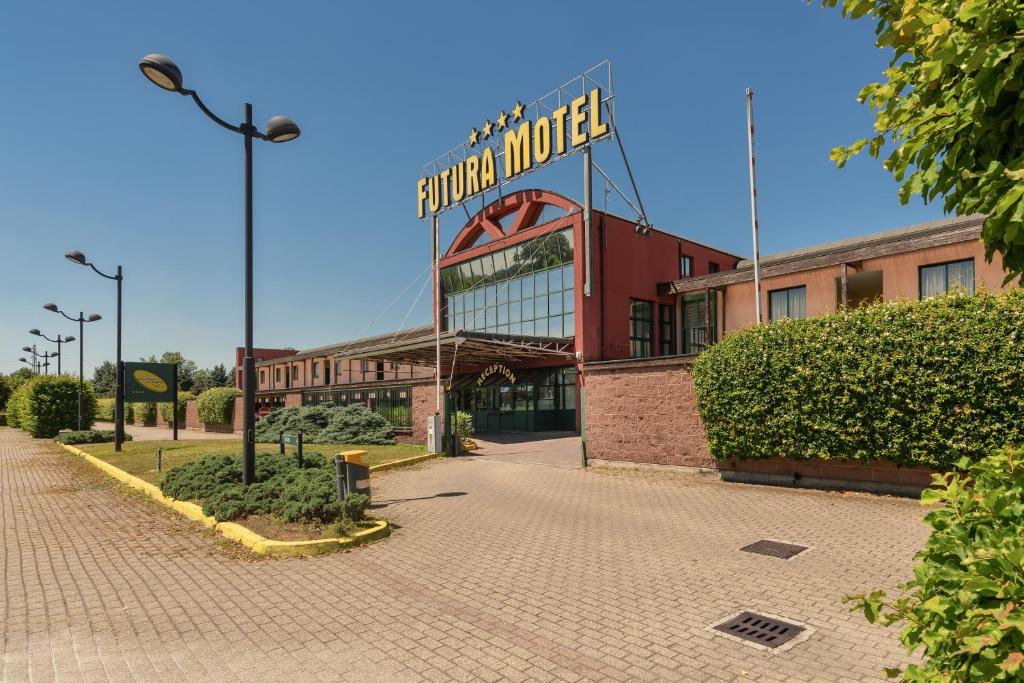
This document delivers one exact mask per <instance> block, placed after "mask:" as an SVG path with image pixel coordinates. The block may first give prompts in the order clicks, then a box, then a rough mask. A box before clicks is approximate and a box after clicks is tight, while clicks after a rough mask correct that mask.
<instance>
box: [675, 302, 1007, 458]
mask: <svg viewBox="0 0 1024 683" xmlns="http://www.w3.org/2000/svg"><path fill="white" fill-rule="evenodd" d="M1022 341H1024V290H1020V289H1014V290H1010V291H1009V292H1006V293H1003V294H997V295H992V294H985V293H982V294H977V295H974V296H967V295H962V294H952V295H949V296H946V297H939V298H934V299H929V300H926V301H921V302H891V303H880V304H875V305H872V306H868V307H864V308H860V309H857V310H856V311H853V312H851V313H838V314H834V315H828V316H822V317H820V318H814V319H811V320H788V321H780V322H773V323H771V324H768V325H761V326H759V327H755V328H753V329H749V330H744V331H740V332H735V333H733V334H731V335H729V336H727V337H726V338H725V339H724V340H722V342H720V343H718V344H716V345H714V346H712V347H711V348H710V349H708V350H707V351H705V352H704V353H703V354H701V355H700V356H698V358H697V360H696V361H695V363H694V368H693V376H694V384H695V386H696V390H697V404H698V407H699V409H700V413H701V417H702V418H703V420H704V424H705V426H706V428H707V435H708V441H709V444H710V446H711V452H712V454H713V455H714V456H715V457H716V458H718V459H732V458H736V459H759V458H771V457H776V456H782V457H786V458H851V459H855V460H861V461H865V462H867V461H873V460H889V461H893V462H897V463H902V464H913V465H927V466H930V467H933V468H935V469H945V468H948V467H949V466H951V465H952V464H953V463H954V462H956V461H957V460H958V459H959V458H960V457H961V456H964V455H966V456H968V457H970V458H971V459H980V458H982V457H984V456H985V455H987V454H988V453H990V452H991V451H992V450H993V449H995V448H998V447H999V446H1000V445H1002V444H1004V443H1019V442H1022V441H1024V391H1022V390H1021V387H1022V384H1021V376H1022V370H1021V369H1022V368H1024V344H1022Z"/></svg>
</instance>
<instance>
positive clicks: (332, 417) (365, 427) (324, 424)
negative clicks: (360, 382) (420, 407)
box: [256, 403, 395, 445]
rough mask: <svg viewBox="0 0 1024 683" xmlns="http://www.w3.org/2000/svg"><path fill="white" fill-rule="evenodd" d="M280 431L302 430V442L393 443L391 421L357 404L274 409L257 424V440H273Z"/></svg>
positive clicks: (294, 431)
mask: <svg viewBox="0 0 1024 683" xmlns="http://www.w3.org/2000/svg"><path fill="white" fill-rule="evenodd" d="M281 432H284V433H286V434H298V433H300V432H301V433H302V441H303V443H350V444H362V445H387V444H393V443H395V429H394V427H392V426H391V423H390V422H388V421H387V420H385V419H384V418H383V417H382V416H381V415H378V414H377V413H375V412H373V411H371V410H367V408H366V407H365V406H363V405H361V404H358V403H357V404H353V405H350V406H345V407H344V408H328V407H326V406H302V407H299V406H292V407H290V408H284V409H282V410H276V411H274V412H272V413H270V414H269V415H267V416H266V417H264V418H263V419H261V420H260V421H259V422H257V423H256V440H257V441H260V442H264V443H273V442H276V441H277V440H278V435H279V434H280V433H281Z"/></svg>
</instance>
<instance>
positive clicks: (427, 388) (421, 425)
mask: <svg viewBox="0 0 1024 683" xmlns="http://www.w3.org/2000/svg"><path fill="white" fill-rule="evenodd" d="M434 392H435V389H434V383H433V382H431V383H430V384H414V385H412V433H411V434H399V435H398V440H399V441H400V442H402V443H414V444H419V445H421V446H423V445H426V443H427V418H429V417H430V416H431V415H433V414H434V409H435V408H436V407H437V398H436V395H435V393H434ZM443 410H444V406H442V411H443Z"/></svg>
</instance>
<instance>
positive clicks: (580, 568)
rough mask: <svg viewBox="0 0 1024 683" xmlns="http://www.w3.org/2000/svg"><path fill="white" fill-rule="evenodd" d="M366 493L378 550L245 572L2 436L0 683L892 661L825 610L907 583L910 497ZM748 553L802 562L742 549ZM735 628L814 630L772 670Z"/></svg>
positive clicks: (463, 476)
mask: <svg viewBox="0 0 1024 683" xmlns="http://www.w3.org/2000/svg"><path fill="white" fill-rule="evenodd" d="M373 484H374V487H375V489H374V498H375V500H376V501H377V504H378V505H380V507H378V508H377V510H376V512H377V513H378V514H383V515H386V516H387V517H388V518H389V519H391V520H392V521H393V522H395V523H396V524H397V525H398V526H399V528H397V529H396V530H395V532H394V534H393V535H392V536H391V538H389V539H387V540H385V541H383V542H380V543H377V544H374V545H372V546H369V547H365V548H360V549H356V550H354V551H351V552H346V553H339V554H334V555H330V556H324V557H316V558H303V559H281V560H258V561H254V560H252V559H251V558H249V557H248V556H247V555H246V554H245V553H243V552H240V551H239V550H238V549H237V548H235V547H230V544H228V543H227V542H225V541H223V540H221V539H220V538H219V537H217V536H212V535H210V534H209V533H205V532H203V531H202V530H201V528H200V527H198V526H197V525H194V524H192V523H189V522H188V521H187V520H185V519H184V518H181V517H178V516H176V515H174V514H173V513H171V512H169V511H167V510H166V509H164V508H162V507H159V506H157V505H156V504H154V503H153V502H152V501H148V500H145V499H142V498H140V497H138V496H136V495H132V494H130V493H126V490H123V489H116V488H115V487H114V486H113V485H112V484H110V483H109V480H108V479H106V478H104V476H103V475H102V474H100V473H99V472H98V471H97V470H95V469H94V468H92V467H91V466H90V465H88V464H87V463H85V462H84V461H82V460H80V459H78V458H75V457H73V456H70V455H68V454H66V453H64V452H63V451H60V450H58V449H56V448H55V447H54V446H53V445H52V444H50V443H48V442H44V441H40V440H35V441H33V440H31V439H29V438H27V437H26V436H24V435H23V434H22V433H20V432H16V431H14V430H11V429H0V498H2V500H0V510H2V517H3V520H2V521H3V526H2V534H3V545H2V552H3V558H2V564H3V570H4V589H5V590H4V596H3V602H2V603H0V605H2V611H0V623H2V628H3V650H4V657H3V668H2V671H0V678H2V679H3V680H9V681H20V680H32V681H44V680H55V679H59V680H89V681H92V680H95V681H101V680H129V679H132V680H175V681H180V680H183V679H184V680H218V681H227V680H247V681H248V680H282V679H287V680H291V681H304V680H360V681H424V680H426V681H449V680H455V681H478V680H484V681H496V680H513V681H580V680H614V681H627V680H649V681H653V680H679V681H720V680H725V681H733V680H766V681H833V680H836V681H839V680H844V681H845V680H879V679H880V678H881V675H880V673H879V672H880V670H881V668H882V667H883V666H891V665H894V664H897V663H899V662H902V661H903V660H904V659H905V654H904V651H903V649H902V647H901V646H900V645H899V643H898V641H897V640H896V633H895V631H892V630H887V629H882V628H880V627H874V626H870V625H868V624H867V623H866V622H865V621H864V620H863V618H862V617H861V616H859V615H855V614H850V613H848V611H847V609H846V607H845V606H844V605H842V604H840V598H841V596H843V595H844V594H846V593H849V592H851V591H856V590H861V589H867V588H875V587H883V588H891V587H893V586H895V585H896V584H897V583H899V582H900V581H902V580H904V579H905V578H907V577H908V575H909V567H910V560H911V557H912V555H913V552H914V549H915V548H917V547H919V546H920V545H921V543H922V542H923V541H924V539H925V537H926V535H927V530H926V528H925V527H924V525H923V524H922V522H921V517H922V512H921V510H920V508H919V506H918V505H917V504H916V503H915V502H914V501H910V500H902V499H894V498H878V497H871V496H867V495H841V494H837V493H826V492H815V491H803V490H788V489H778V488H769V487H755V486H746V485H737V484H724V483H722V482H719V481H716V480H713V479H711V478H707V477H696V476H686V475H668V474H663V473H654V474H644V473H637V472H629V471H622V472H619V471H614V472H609V471H595V470H581V469H567V468H557V467H545V466H542V465H529V464H522V463H512V462H500V461H493V460H483V459H472V458H466V459H457V460H441V461H432V462H430V463H426V464H424V465H420V466H416V467H414V468H411V469H408V470H402V471H397V472H391V473H386V474H382V475H380V476H377V475H375V476H374V480H373ZM763 537H768V538H774V539H778V540H784V541H792V542H797V543H802V544H806V545H810V546H812V549H811V550H810V551H808V552H805V553H803V554H801V555H798V556H797V557H796V558H794V559H792V560H789V561H783V560H777V559H773V558H769V557H761V556H756V555H751V554H749V553H742V552H738V551H737V548H739V547H740V546H742V545H745V544H747V543H750V542H752V541H754V540H757V539H759V538H763ZM742 609H752V610H758V611H764V612H768V613H771V614H775V615H778V616H782V617H788V618H791V619H795V620H798V621H801V622H805V623H807V624H809V625H810V626H811V627H812V628H813V629H815V631H814V633H813V634H812V635H811V636H810V638H809V639H808V640H806V641H805V642H802V643H799V644H797V645H796V646H794V647H793V648H792V649H790V650H789V651H787V652H781V653H768V652H764V651H760V650H756V649H754V648H752V647H750V646H747V645H743V644H740V643H737V642H734V641H732V640H729V639H727V638H725V637H722V636H717V635H713V634H712V633H710V632H709V631H708V630H707V627H708V626H709V625H710V624H712V623H715V622H717V621H718V620H721V619H724V618H726V617H728V616H731V615H733V614H735V613H736V612H738V611H740V610H742Z"/></svg>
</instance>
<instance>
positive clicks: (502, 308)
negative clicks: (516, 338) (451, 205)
mask: <svg viewBox="0 0 1024 683" xmlns="http://www.w3.org/2000/svg"><path fill="white" fill-rule="evenodd" d="M574 275H575V273H574V268H573V235H572V229H571V228H568V229H565V230H558V231H556V232H551V233H548V234H547V235H544V236H542V237H537V238H535V239H533V240H530V241H529V242H524V243H522V244H517V245H514V246H511V247H507V248H505V249H501V250H496V251H493V252H491V253H489V254H486V255H484V256H481V257H478V258H475V259H471V260H469V261H465V262H463V263H459V264H456V265H454V266H449V267H447V268H442V269H441V288H442V292H443V298H444V306H445V311H444V314H443V315H444V318H443V319H444V320H445V321H446V326H447V327H446V329H449V330H458V329H464V330H477V331H484V332H498V333H501V334H522V335H528V336H536V337H572V336H574V334H575V324H576V301H575V298H574V297H575V288H574V286H573V282H574V279H573V278H574Z"/></svg>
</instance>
